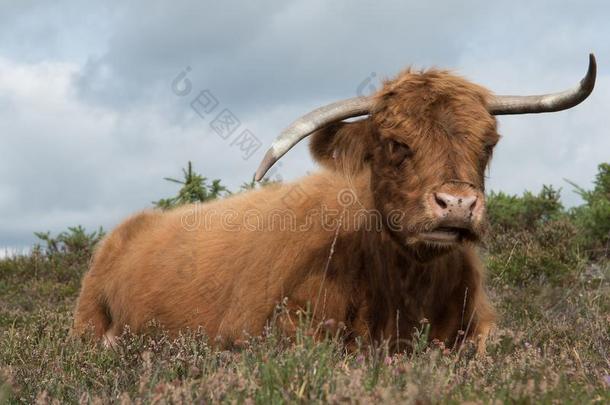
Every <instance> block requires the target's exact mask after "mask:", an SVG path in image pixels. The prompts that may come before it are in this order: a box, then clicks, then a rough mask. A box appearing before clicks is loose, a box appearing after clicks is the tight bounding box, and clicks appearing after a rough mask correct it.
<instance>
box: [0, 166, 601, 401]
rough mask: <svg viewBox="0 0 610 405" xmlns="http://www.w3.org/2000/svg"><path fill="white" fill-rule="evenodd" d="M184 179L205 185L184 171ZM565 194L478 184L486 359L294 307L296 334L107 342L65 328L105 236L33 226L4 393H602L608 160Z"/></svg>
mask: <svg viewBox="0 0 610 405" xmlns="http://www.w3.org/2000/svg"><path fill="white" fill-rule="evenodd" d="M185 174H187V173H185ZM189 182H190V183H189ZM185 183H188V184H185V185H184V187H183V191H184V188H186V187H187V186H188V187H191V188H190V189H191V190H193V189H196V188H197V187H200V186H201V187H203V188H204V189H205V187H206V184H205V179H203V178H201V177H196V176H193V174H192V173H191V178H190V180H189V179H188V178H186V179H185ZM194 183H195V184H194ZM193 186H195V187H194V188H193ZM246 188H247V187H246ZM216 189H217V191H218V184H216ZM207 190H208V191H209V190H211V189H207ZM564 192H572V191H571V190H568V191H564ZM577 192H579V193H581V195H582V197H583V201H584V202H583V204H582V205H580V206H578V207H574V208H570V209H566V208H564V207H563V206H562V205H561V203H560V198H559V192H558V191H557V190H554V189H552V188H548V187H546V188H544V189H543V190H541V191H540V192H538V193H525V194H523V195H521V196H511V195H506V194H503V193H492V194H490V195H489V196H488V211H489V217H490V222H491V225H490V230H489V232H488V236H487V238H486V240H485V244H484V246H482V247H481V250H482V254H483V256H484V257H485V261H486V263H487V267H488V269H489V280H488V285H489V293H490V296H491V299H492V301H493V302H494V303H495V305H496V307H497V310H498V315H499V322H498V325H497V327H496V329H495V330H494V331H493V334H492V336H491V338H490V341H489V344H488V347H487V352H486V354H485V356H483V357H475V355H474V350H473V347H472V346H471V345H470V344H464V345H461V346H458V347H456V348H453V349H448V348H445V344H444V343H443V342H436V341H433V342H429V341H428V339H427V335H426V331H427V325H426V323H425V322H423V323H422V324H421V328H420V329H418V330H414V331H413V336H412V339H413V345H412V347H413V349H412V350H411V351H410V352H405V353H398V354H390V353H388V351H387V350H386V348H385V347H384V346H383V345H380V346H379V347H362V348H361V349H360V350H356V351H350V352H347V351H346V350H345V349H344V348H343V347H342V345H341V344H340V342H339V340H338V338H337V337H336V336H332V335H331V334H330V333H329V334H328V337H327V339H326V340H324V341H322V342H314V341H313V339H312V337H311V336H312V335H313V334H314V331H315V330H316V329H319V328H322V329H323V328H324V327H325V325H311V324H310V323H308V322H307V319H306V314H304V317H303V322H302V325H301V327H300V328H299V331H298V333H297V336H296V337H295V338H294V339H292V340H289V339H288V338H286V337H283V336H281V335H280V334H279V333H277V331H276V330H275V328H274V327H273V324H272V323H271V324H270V325H269V328H268V330H267V333H266V334H265V336H262V337H256V338H252V339H251V340H250V341H247V342H243V344H242V345H240V347H239V348H236V349H234V350H231V351H221V350H218V349H214V348H212V346H211V345H210V344H209V342H208V340H207V339H206V337H205V336H203V335H202V334H201V333H199V332H198V331H185V333H184V334H183V335H181V336H179V337H178V338H175V339H170V338H169V337H168V336H166V335H165V334H164V333H163V331H160V330H158V329H156V328H154V325H151V331H150V333H148V334H146V335H137V336H136V335H132V334H130V333H129V332H126V333H125V334H124V335H123V336H122V337H121V339H120V340H119V343H118V344H117V345H116V346H115V347H114V348H112V349H105V348H103V347H102V346H101V345H99V344H97V343H95V342H91V341H88V340H82V341H81V340H77V339H74V338H72V337H70V336H69V330H70V326H71V319H72V310H73V306H74V303H75V299H76V297H77V294H78V291H79V286H80V279H81V277H82V275H83V273H84V272H85V270H86V268H87V263H88V260H89V258H90V255H91V252H92V250H93V249H94V246H95V243H96V242H97V241H98V240H99V238H100V236H101V233H102V232H100V231H96V232H87V231H85V230H83V229H82V228H79V227H76V228H71V229H69V230H67V231H66V232H64V233H62V234H60V235H50V234H39V235H38V236H39V238H40V244H39V245H38V246H36V247H34V248H33V250H32V251H31V253H29V254H27V255H17V256H12V257H7V258H4V259H1V260H0V342H1V343H0V403H3V402H8V403H77V402H78V403H108V402H117V403H132V402H134V403H193V402H196V403H209V402H229V403H262V404H267V403H301V402H324V403H325V402H330V403H339V402H347V403H392V402H400V403H464V402H467V403H505V402H508V403H575V404H581V403H609V402H610V357H609V352H610V284H609V278H610V264H609V263H610V262H609V239H608V235H609V232H610V165H608V164H602V165H600V168H599V173H598V176H597V178H596V179H595V186H594V188H593V189H591V190H582V189H577ZM216 194H219V193H216ZM206 195H207V196H208V197H209V198H212V197H213V198H216V197H220V196H219V195H213V196H212V197H210V193H208V194H206ZM179 196H180V197H181V198H183V199H184V197H185V193H184V192H183V193H181V194H179ZM162 201H163V204H165V207H164V208H166V209H171V207H169V206H171V205H172V204H177V203H180V201H179V199H166V200H162ZM278 311H282V308H281V306H279V307H278Z"/></svg>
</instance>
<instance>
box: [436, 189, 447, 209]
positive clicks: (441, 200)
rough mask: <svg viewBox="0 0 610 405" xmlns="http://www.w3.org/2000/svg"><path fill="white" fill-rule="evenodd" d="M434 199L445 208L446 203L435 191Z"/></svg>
mask: <svg viewBox="0 0 610 405" xmlns="http://www.w3.org/2000/svg"><path fill="white" fill-rule="evenodd" d="M434 201H435V202H436V204H437V205H438V206H439V207H441V208H442V209H445V208H447V203H446V202H445V201H444V200H443V199H442V198H441V197H440V196H439V195H438V194H436V193H434Z"/></svg>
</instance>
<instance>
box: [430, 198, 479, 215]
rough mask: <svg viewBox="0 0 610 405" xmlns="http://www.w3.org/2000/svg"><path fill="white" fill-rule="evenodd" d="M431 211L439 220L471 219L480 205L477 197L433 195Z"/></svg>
mask: <svg viewBox="0 0 610 405" xmlns="http://www.w3.org/2000/svg"><path fill="white" fill-rule="evenodd" d="M432 200H433V201H432V211H433V212H434V214H435V215H436V216H437V217H438V218H439V219H446V220H450V219H456V220H462V221H464V220H466V221H469V220H471V219H472V216H473V214H474V213H475V211H476V210H477V208H478V207H477V206H478V205H480V204H479V202H478V197H477V196H476V195H474V194H472V195H453V194H448V193H434V194H433V198H432Z"/></svg>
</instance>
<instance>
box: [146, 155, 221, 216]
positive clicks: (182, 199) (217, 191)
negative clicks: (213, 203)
mask: <svg viewBox="0 0 610 405" xmlns="http://www.w3.org/2000/svg"><path fill="white" fill-rule="evenodd" d="M182 173H183V175H184V180H176V179H172V178H169V177H166V178H165V180H167V181H171V182H173V183H178V184H181V185H182V188H180V190H179V191H178V195H177V196H175V197H171V198H162V199H160V200H159V201H155V202H153V204H154V205H155V207H157V208H161V209H164V210H166V209H170V208H173V207H177V206H179V205H183V204H191V203H196V202H206V201H210V200H214V199H216V198H218V197H222V196H224V195H227V194H230V191H229V190H228V189H227V188H226V187H225V186H223V185H222V184H221V183H220V180H218V179H216V180H212V184H208V179H207V178H206V177H203V176H202V175H200V174H198V173H195V172H194V171H193V166H192V164H191V162H188V165H187V168H186V169H182Z"/></svg>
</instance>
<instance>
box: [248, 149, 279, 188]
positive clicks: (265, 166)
mask: <svg viewBox="0 0 610 405" xmlns="http://www.w3.org/2000/svg"><path fill="white" fill-rule="evenodd" d="M276 161H277V158H276V157H275V153H274V152H273V148H270V149H269V150H268V151H267V153H265V157H263V160H262V161H261V164H260V165H259V166H258V169H256V174H254V180H256V181H261V180H262V179H263V177H265V174H267V171H268V170H269V169H270V168H271V166H273V165H274V164H275V162H276Z"/></svg>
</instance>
